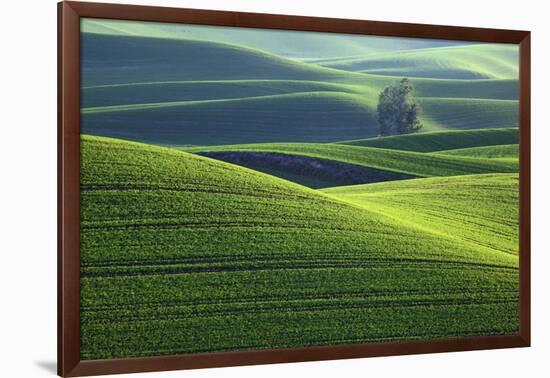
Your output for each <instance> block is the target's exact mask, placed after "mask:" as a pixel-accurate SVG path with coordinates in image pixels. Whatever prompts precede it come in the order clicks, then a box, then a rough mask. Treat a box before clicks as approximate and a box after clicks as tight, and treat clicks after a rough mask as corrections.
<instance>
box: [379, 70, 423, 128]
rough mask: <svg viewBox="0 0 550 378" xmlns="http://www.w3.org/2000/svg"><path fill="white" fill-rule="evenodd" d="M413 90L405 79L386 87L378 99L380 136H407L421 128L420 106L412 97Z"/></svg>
mask: <svg viewBox="0 0 550 378" xmlns="http://www.w3.org/2000/svg"><path fill="white" fill-rule="evenodd" d="M413 90H414V88H413V86H412V84H411V82H410V81H409V79H407V78H403V79H401V81H400V82H399V84H397V85H390V86H389V87H386V88H385V89H384V90H383V91H382V92H380V96H379V97H378V123H379V124H380V135H394V134H409V133H414V132H417V131H418V130H420V129H421V128H422V124H421V123H420V121H419V120H418V116H419V114H420V105H418V103H416V102H415V101H414V99H413V97H412V92H413Z"/></svg>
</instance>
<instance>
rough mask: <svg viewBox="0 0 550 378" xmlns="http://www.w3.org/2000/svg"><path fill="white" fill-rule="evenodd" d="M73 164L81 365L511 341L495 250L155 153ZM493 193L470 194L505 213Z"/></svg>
mask: <svg viewBox="0 0 550 378" xmlns="http://www.w3.org/2000/svg"><path fill="white" fill-rule="evenodd" d="M82 152H83V156H82V161H83V164H82V184H81V186H82V230H81V231H82V234H81V243H82V263H81V264H82V271H81V275H82V281H81V282H82V320H81V324H82V358H84V359H90V358H94V359H95V358H111V357H126V356H148V355H161V354H173V353H187V352H199V351H221V350H231V349H248V348H266V347H286V346H293V345H322V344H335V343H349V342H365V341H380V340H393V339H418V338H434V337H436V338H437V337H449V336H451V337H452V336H455V335H462V336H464V335H480V334H486V333H491V334H495V333H496V334H505V333H513V332H517V295H518V293H517V258H516V257H515V256H514V254H513V251H512V250H509V249H510V248H511V249H513V248H512V247H511V244H512V243H511V242H510V243H506V245H505V246H504V247H506V248H504V247H503V246H499V245H498V243H497V244H496V245H493V244H490V243H488V244H484V243H476V242H475V241H472V240H467V239H462V238H461V237H458V236H456V235H446V234H445V233H438V232H433V231H432V230H430V229H429V227H424V226H423V225H415V224H414V223H413V222H410V219H396V218H395V216H394V214H390V215H387V214H386V213H384V212H382V211H379V209H378V208H376V209H374V210H370V209H368V208H365V206H364V205H361V206H356V205H354V204H352V202H349V201H348V199H347V198H345V200H342V199H340V196H341V195H340V194H339V193H338V195H336V194H334V195H333V193H332V192H331V191H328V190H327V194H323V193H321V192H318V191H314V190H311V189H307V188H305V187H302V186H299V185H296V184H293V183H290V182H288V181H284V180H280V179H277V178H274V177H272V176H269V175H265V174H262V173H257V172H254V171H252V170H248V169H246V168H240V167H237V166H234V165H231V164H227V163H223V162H218V161H216V160H212V159H207V158H203V157H197V156H194V155H191V154H189V153H185V152H180V151H175V150H171V149H165V148H157V147H148V146H145V145H140V144H134V143H129V142H123V141H115V140H110V139H103V138H96V137H84V138H83V140H82ZM467 177H468V178H470V179H471V180H473V181H474V182H478V181H477V180H476V178H477V176H467ZM499 178H500V176H498V175H496V176H488V179H487V180H485V181H486V182H484V183H482V185H484V187H487V188H488V189H487V190H483V191H482V192H483V194H484V195H485V196H487V197H490V198H493V197H492V195H493V194H498V196H499V197H498V198H495V201H497V200H499V199H502V198H501V197H503V198H506V199H507V203H506V205H507V206H508V207H513V205H514V193H516V194H517V191H514V187H515V185H517V182H515V181H514V179H513V177H512V176H509V175H503V177H502V180H499ZM428 180H431V179H428ZM438 180H440V179H438ZM413 181H416V180H413ZM420 181H421V180H420ZM468 181H469V180H465V183H464V182H462V181H460V182H458V183H456V187H455V186H454V185H453V186H450V187H446V186H445V185H443V186H444V188H443V189H444V191H443V192H441V193H437V192H433V193H432V195H433V197H435V198H439V200H440V201H445V197H446V196H447V194H448V193H446V192H445V191H447V190H448V191H451V192H453V190H456V189H457V188H460V187H461V185H467V183H468ZM373 185H378V184H373ZM439 185H442V182H439ZM492 185H494V189H492ZM428 187H431V185H428ZM503 189H504V193H503ZM403 190H404V189H403ZM414 190H420V191H421V190H422V184H418V185H415V186H414ZM342 197H345V196H343V195H342ZM465 201H466V202H468V201H467V200H465ZM498 202H499V203H500V205H499V206H503V204H502V201H498ZM439 204H440V203H439ZM439 204H438V203H435V202H434V206H433V208H432V209H431V210H434V209H435V210H437V209H438V205H439ZM492 204H493V203H487V202H485V201H482V200H481V199H479V201H478V202H476V205H481V206H485V207H483V208H481V209H480V208H478V207H477V206H476V214H478V215H479V216H480V217H481V216H482V215H483V214H484V212H485V214H488V213H490V212H491V211H492V207H491V205H492ZM411 206H414V205H411ZM457 206H458V205H457ZM508 207H504V208H502V213H507V211H508ZM429 210H430V209H429V208H428V209H424V210H423V211H425V212H427V213H429ZM444 212H445V213H446V214H447V212H446V211H444ZM447 215H448V214H447ZM498 216H499V214H494V215H493V219H492V223H491V219H489V220H486V221H487V223H488V224H491V225H493V226H494V227H496V225H495V224H498ZM511 221H513V219H512V220H511ZM448 222H449V224H450V225H449V227H451V225H456V224H460V225H461V226H462V227H463V230H464V229H465V230H467V229H468V227H469V224H468V222H462V221H461V219H460V217H458V219H455V218H453V217H449V221H448ZM510 226H512V225H510ZM470 227H471V226H470ZM488 230H491V229H490V228H488ZM464 232H466V231H464ZM488 232H489V231H488ZM273 235H277V237H276V238H274V237H273ZM512 237H513V235H512ZM502 243H505V242H504V241H502ZM390 245H391V247H389V246H390ZM259 246H261V248H258V247H259ZM434 314H437V316H435V317H434ZM451 319H452V320H451ZM336 324H338V327H335V326H336ZM411 324H414V325H415V326H414V327H413V328H411ZM275 331H276V332H275Z"/></svg>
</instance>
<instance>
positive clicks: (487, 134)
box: [340, 128, 519, 153]
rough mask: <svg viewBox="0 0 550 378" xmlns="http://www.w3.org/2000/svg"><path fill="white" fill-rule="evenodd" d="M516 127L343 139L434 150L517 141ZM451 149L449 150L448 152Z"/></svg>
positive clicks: (405, 149)
mask: <svg viewBox="0 0 550 378" xmlns="http://www.w3.org/2000/svg"><path fill="white" fill-rule="evenodd" d="M518 141H519V134H518V129H517V128H509V129H485V130H467V131H466V130H461V131H439V132H431V133H418V134H409V135H394V136H389V137H379V138H371V139H364V140H352V141H347V142H340V143H341V144H349V145H352V146H364V147H378V148H386V149H390V150H403V151H416V152H435V151H442V150H451V149H463V148H471V147H486V146H497V145H506V144H517V143H518ZM449 153H450V152H449Z"/></svg>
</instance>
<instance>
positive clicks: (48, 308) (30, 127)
mask: <svg viewBox="0 0 550 378" xmlns="http://www.w3.org/2000/svg"><path fill="white" fill-rule="evenodd" d="M110 1H111V2H119V1H116V0H110ZM127 1H128V2H132V3H134V4H146V5H165V6H175V7H188V8H205V9H220V10H237V11H252V12H263V13H281V14H295V15H308V16H328V17H339V18H357V19H369V20H381V21H403V22H415V23H435V24H448V25H463V26H481V27H494V28H508V29H527V30H531V31H532V33H533V34H532V41H533V45H532V50H533V55H532V67H533V82H532V95H533V106H532V110H533V117H532V118H533V126H532V133H533V147H532V149H533V154H532V157H533V179H532V186H533V189H532V194H533V208H532V211H533V218H532V219H533V227H532V232H533V248H532V256H533V265H532V267H533V281H532V282H533V317H532V324H533V342H532V345H533V346H532V348H524V349H511V350H500V351H481V352H460V353H447V354H437V355H421V356H401V357H386V358H371V359H361V360H345V361H328V362H314V363H299V364H282V365H267V366H252V367H239V368H223V369H206V370H195V371H184V372H181V371H180V372H168V373H150V374H139V375H135V376H139V377H189V378H203V377H224V378H225V377H227V378H232V377H235V378H236V377H239V378H248V377H250V378H252V377H254V378H256V377H257V376H262V377H263V378H270V377H280V376H286V377H292V376H302V377H306V376H315V377H332V376H340V377H344V376H345V377H364V376H366V375H368V376H384V377H394V376H396V377H397V376H406V377H407V378H411V377H424V378H427V377H438V378H440V377H441V376H445V377H460V378H464V377H481V376H483V377H493V376H494V377H499V378H504V377H519V376H521V375H523V376H530V377H540V376H545V377H547V376H549V375H548V374H549V371H550V368H549V362H550V304H549V297H550V295H549V294H548V292H547V290H549V289H550V278H549V277H550V265H549V264H548V263H549V260H550V257H549V255H550V253H549V250H548V249H549V247H550V230H549V227H548V225H547V224H545V221H546V218H547V217H546V215H547V214H548V212H549V210H550V209H549V205H550V200H549V199H548V198H549V193H550V187H549V184H550V182H549V179H548V174H547V172H548V168H547V165H548V163H549V159H550V154H549V150H550V147H549V143H550V138H549V137H550V119H549V118H550V117H549V114H550V111H549V110H550V95H549V90H548V88H549V86H550V80H549V76H550V74H549V72H550V71H549V69H550V60H549V55H550V53H549V51H550V49H549V47H548V46H549V45H550V40H549V39H550V27H549V24H550V21H549V19H548V11H547V10H546V9H544V8H545V5H546V4H545V3H546V2H545V1H543V0H537V1H529V0H523V1H521V0H517V1H513V2H512V1H506V0H473V1H471V0H460V1H443V0H439V1H425V0H355V1H353V0H333V1H329V0H312V1H308V0H249V1H247V0H225V1H224V0H180V1H177V0H172V1H167V0H146V1H140V0H127ZM0 29H1V33H0V36H1V38H2V39H1V41H2V44H1V50H0V51H1V52H2V57H1V59H0V65H1V66H2V69H1V70H0V72H1V79H0V96H2V101H1V102H0V119H1V121H2V122H1V124H0V127H1V133H0V135H1V137H0V140H1V144H0V167H1V172H0V173H1V174H0V180H1V181H0V184H1V185H0V191H1V194H0V201H1V202H0V205H1V207H0V220H1V222H2V224H1V225H0V226H1V227H0V252H1V260H0V261H1V265H0V266H1V269H2V272H1V274H0V280H1V282H0V284H1V285H0V290H1V291H0V293H1V295H2V297H1V302H0V303H1V307H0V309H1V311H0V317H1V321H0V327H2V328H1V332H0V347H1V349H2V350H0V353H1V354H0V360H1V363H0V377H28V378H35V377H52V376H54V374H55V373H54V372H55V360H56V175H57V173H56V1H55V0H33V1H31V0H26V1H17V0H13V1H10V2H7V1H6V2H3V3H2V20H1V21H0Z"/></svg>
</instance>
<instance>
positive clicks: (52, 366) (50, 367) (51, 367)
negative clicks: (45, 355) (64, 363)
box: [35, 361, 57, 374]
mask: <svg viewBox="0 0 550 378" xmlns="http://www.w3.org/2000/svg"><path fill="white" fill-rule="evenodd" d="M35 365H36V366H38V367H41V368H42V369H43V370H46V371H47V372H50V373H52V374H57V363H56V362H55V361H36V362H35Z"/></svg>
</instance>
